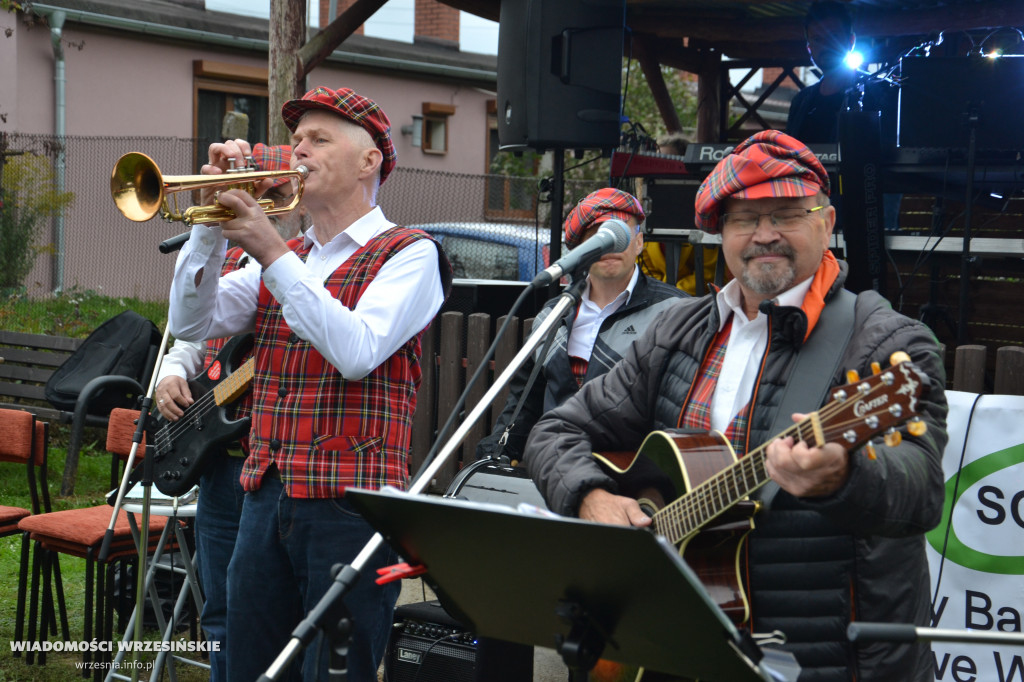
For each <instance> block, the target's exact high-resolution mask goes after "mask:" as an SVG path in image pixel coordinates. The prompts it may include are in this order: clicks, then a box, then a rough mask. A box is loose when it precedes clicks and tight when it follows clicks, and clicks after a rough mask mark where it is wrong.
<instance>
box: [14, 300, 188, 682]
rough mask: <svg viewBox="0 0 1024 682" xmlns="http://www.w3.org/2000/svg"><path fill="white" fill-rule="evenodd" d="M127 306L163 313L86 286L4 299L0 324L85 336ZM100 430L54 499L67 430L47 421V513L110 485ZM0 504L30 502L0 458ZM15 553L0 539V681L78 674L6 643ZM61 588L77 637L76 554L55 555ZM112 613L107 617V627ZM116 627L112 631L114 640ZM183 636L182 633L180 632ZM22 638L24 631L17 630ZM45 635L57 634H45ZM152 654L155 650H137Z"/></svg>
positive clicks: (80, 563)
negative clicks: (65, 490) (67, 488)
mask: <svg viewBox="0 0 1024 682" xmlns="http://www.w3.org/2000/svg"><path fill="white" fill-rule="evenodd" d="M125 308H131V309H133V310H135V311H136V312H138V313H140V314H141V315H144V316H146V317H148V318H150V319H151V320H153V321H154V322H156V323H157V325H158V326H160V327H162V326H163V325H164V324H165V321H166V318H167V304H166V302H163V301H161V302H146V301H138V300H135V299H120V298H109V297H104V296H100V295H98V294H96V293H95V292H91V291H80V290H70V291H67V292H65V293H64V294H63V295H61V296H57V297H53V298H49V299H46V300H42V301H29V300H26V299H8V300H3V301H0V328H2V329H5V330H9V331H21V332H30V333H36V334H56V335H61V336H73V337H85V336H88V334H89V332H91V331H92V330H93V329H95V328H96V327H97V326H99V324H100V323H102V322H103V321H105V320H107V319H109V318H111V317H113V316H114V315H116V314H118V313H120V312H121V311H123V310H124V309H125ZM102 437H103V432H102V431H99V430H96V429H86V432H85V439H84V446H83V448H82V451H81V453H80V455H79V464H78V474H77V478H76V481H75V495H72V496H68V497H59V496H57V495H56V492H57V491H59V490H60V482H61V478H62V476H63V473H64V454H65V449H66V446H67V438H68V429H67V427H62V426H59V425H51V437H50V448H49V451H48V462H49V472H48V477H47V478H48V485H49V490H50V491H51V498H52V501H53V509H54V511H60V510H64V509H76V508H81V507H88V506H94V505H97V504H102V503H103V500H104V495H105V494H106V492H107V491H108V490H109V489H110V461H111V460H110V455H109V454H107V453H106V452H105V451H104V450H103V449H102V441H101V438H102ZM0 504H4V505H11V506H18V507H25V508H30V507H31V502H30V498H29V495H28V486H27V483H26V476H25V469H24V467H23V466H20V465H17V464H11V463H6V462H0ZM20 559H21V537H20V536H11V537H7V538H0V682H8V681H13V680H17V681H18V682H33V681H39V682H56V681H64V680H74V679H81V671H80V670H78V669H77V668H76V667H75V664H76V662H79V661H80V660H81V655H80V654H71V653H68V654H64V653H53V652H49V653H48V654H47V663H46V665H44V666H39V665H32V666H29V665H26V663H25V660H24V657H22V658H15V657H14V656H13V654H12V653H11V649H10V642H11V641H12V640H14V635H15V616H16V608H17V596H18V574H19V571H20ZM60 566H61V573H62V577H63V585H64V594H65V597H66V599H67V609H68V619H69V627H70V637H71V639H72V640H80V639H81V638H82V632H83V625H84V617H85V614H84V613H83V611H84V595H85V561H84V560H82V559H78V558H76V557H70V556H66V555H65V556H62V557H61V561H60ZM117 629H118V628H117V626H116V617H115V630H117ZM122 635H123V631H122V632H120V633H117V632H115V639H120V638H121V636H122ZM182 635H184V636H185V637H187V636H188V632H187V631H185V632H184V633H182ZM23 636H24V635H23ZM146 638H147V639H159V633H157V632H156V631H151V632H147V633H146ZM49 639H51V640H54V639H61V637H60V636H57V637H55V636H52V635H51V636H50V638H49ZM144 656H145V657H148V658H149V659H152V658H153V657H155V654H144ZM177 672H178V679H179V680H182V681H183V682H190V681H192V680H205V679H206V677H207V674H206V672H205V671H203V670H199V669H196V668H193V667H192V666H185V665H178V666H177ZM148 675H149V673H148V672H145V671H144V672H142V673H140V678H141V679H148Z"/></svg>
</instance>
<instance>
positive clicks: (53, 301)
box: [0, 287, 167, 338]
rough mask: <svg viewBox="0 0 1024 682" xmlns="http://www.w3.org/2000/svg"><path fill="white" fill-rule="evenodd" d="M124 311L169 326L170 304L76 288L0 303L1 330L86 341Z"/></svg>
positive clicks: (158, 324)
mask: <svg viewBox="0 0 1024 682" xmlns="http://www.w3.org/2000/svg"><path fill="white" fill-rule="evenodd" d="M125 308H131V309H132V310H134V311H135V312H137V313H138V314H140V315H142V316H143V317H148V318H149V319H151V320H153V322H155V323H156V325H157V326H158V327H159V328H160V329H161V330H163V328H164V325H165V324H166V323H167V301H142V300H139V299H137V298H111V297H109V296H102V295H100V294H98V293H96V292H95V291H92V290H88V289H78V288H75V287H73V288H71V289H67V290H65V291H64V293H62V294H60V295H58V296H53V297H49V298H45V299H42V300H38V299H28V298H20V297H15V298H10V299H7V300H0V329H4V330H7V331H18V332H27V333H30V334H53V335H55V336H71V337H75V338H85V337H86V336H88V335H89V332H91V331H92V330H94V329H96V327H98V326H100V324H101V323H103V322H105V321H106V320H109V319H110V318H111V317H113V316H114V315H117V314H118V313H120V312H123V311H124V309H125Z"/></svg>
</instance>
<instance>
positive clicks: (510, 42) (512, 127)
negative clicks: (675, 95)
mask: <svg viewBox="0 0 1024 682" xmlns="http://www.w3.org/2000/svg"><path fill="white" fill-rule="evenodd" d="M625 15H626V0H502V2H501V13H500V22H499V27H498V144H499V147H500V149H502V150H511V151H520V150H525V149H537V150H543V149H611V148H613V147H616V146H617V145H618V144H619V130H620V128H621V111H622V97H621V81H622V46H623V32H624V28H625Z"/></svg>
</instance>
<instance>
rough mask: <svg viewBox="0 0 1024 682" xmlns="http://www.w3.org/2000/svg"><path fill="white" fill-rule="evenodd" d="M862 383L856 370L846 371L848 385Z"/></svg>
mask: <svg viewBox="0 0 1024 682" xmlns="http://www.w3.org/2000/svg"><path fill="white" fill-rule="evenodd" d="M858 381H860V374H858V373H857V370H855V369H848V370H846V383H848V384H852V383H856V382H858Z"/></svg>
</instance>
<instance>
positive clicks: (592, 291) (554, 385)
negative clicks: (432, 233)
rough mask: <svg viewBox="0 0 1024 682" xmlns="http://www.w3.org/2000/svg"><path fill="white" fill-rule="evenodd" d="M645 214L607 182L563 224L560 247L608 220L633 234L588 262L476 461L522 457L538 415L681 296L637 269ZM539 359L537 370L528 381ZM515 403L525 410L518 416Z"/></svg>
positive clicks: (547, 308)
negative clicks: (547, 344)
mask: <svg viewBox="0 0 1024 682" xmlns="http://www.w3.org/2000/svg"><path fill="white" fill-rule="evenodd" d="M644 218H645V215H644V210H643V208H641V207H640V202H639V201H637V200H636V197H634V196H633V195H632V194H629V193H628V192H623V191H622V190H620V189H614V188H612V187H604V188H602V189H599V190H597V191H594V192H591V193H590V194H588V195H587V196H586V197H584V198H583V199H581V200H580V202H579V203H578V204H576V206H574V207H573V209H572V210H571V211H570V212H569V215H568V216H567V217H566V219H565V223H564V225H563V228H564V230H565V245H566V246H568V247H569V248H570V249H575V248H576V247H578V246H579V245H580V244H582V243H583V242H585V241H586V240H587V239H589V238H591V237H592V236H594V235H595V234H597V231H598V230H599V229H600V227H601V224H602V223H603V222H605V221H607V220H619V221H622V222H624V223H626V224H627V225H629V228H630V230H631V231H632V233H633V239H632V240H630V242H629V245H628V246H626V249H625V250H624V251H622V252H620V253H610V254H607V255H605V256H602V257H601V259H600V260H598V261H597V262H596V263H594V264H593V265H591V266H590V270H589V272H588V274H587V287H586V289H585V290H584V292H583V296H582V298H581V300H580V304H579V306H578V307H577V309H576V310H573V311H571V312H570V313H569V314H568V315H567V316H566V317H565V318H564V319H563V320H562V324H561V325H559V326H558V327H557V328H556V330H555V340H554V342H553V343H552V345H551V348H550V349H549V350H548V352H547V354H546V355H545V356H544V357H541V356H540V353H541V349H538V350H537V351H536V353H535V354H534V355H533V356H532V357H531V358H530V359H529V360H527V361H526V362H524V363H523V365H522V366H521V367H520V368H519V370H518V371H517V372H516V374H515V376H514V377H513V378H512V381H511V383H510V384H509V395H508V398H507V399H506V402H505V408H504V410H503V411H502V413H501V415H500V416H499V417H498V419H497V420H496V421H495V423H494V429H493V430H492V432H491V435H489V436H487V437H485V438H481V439H480V442H479V443H478V444H477V449H476V455H477V458H478V459H483V458H484V457H492V458H497V457H500V456H502V455H504V456H506V457H508V459H509V460H510V461H518V460H520V459H522V456H523V446H524V445H525V444H526V436H527V435H528V434H529V433H530V429H531V428H532V427H533V425H534V424H535V423H536V422H537V419H538V418H539V417H540V415H541V414H543V413H544V412H546V411H547V410H550V409H551V408H552V407H555V406H556V405H561V404H562V403H564V402H565V401H566V399H567V398H568V397H569V396H571V395H573V394H575V393H576V391H578V390H579V387H580V386H581V385H582V384H583V382H585V381H590V380H591V379H593V378H595V377H599V376H601V375H602V374H604V373H605V372H607V371H608V370H609V369H611V367H612V365H614V364H615V363H616V362H618V361H619V360H620V359H621V358H622V356H623V354H625V352H626V348H628V347H629V345H630V344H631V343H633V341H634V340H635V339H636V338H637V337H638V336H639V335H640V334H641V333H643V331H644V330H645V329H646V328H647V327H648V325H650V324H651V322H652V321H653V320H655V319H656V318H657V317H658V315H659V314H661V311H662V310H664V309H665V308H666V307H667V306H669V305H671V304H672V302H673V301H674V300H675V299H676V298H679V297H681V296H683V295H684V292H683V291H681V290H680V289H677V288H676V287H674V286H671V285H669V284H665V283H664V282H660V281H658V280H657V279H655V278H653V277H648V276H647V275H644V274H643V273H641V272H640V268H639V267H637V264H636V259H637V257H638V256H639V255H640V253H641V251H643V247H644V235H643V233H642V232H641V231H640V226H641V225H642V224H643V222H644ZM557 300H558V299H557V298H554V299H551V300H550V301H548V302H547V303H545V304H544V307H543V308H542V309H541V311H540V312H539V313H538V314H537V318H536V320H535V322H534V325H537V324H540V322H541V321H542V320H543V319H544V318H545V317H547V315H548V314H549V313H550V312H551V308H552V307H553V306H554V305H555V303H556V302H557ZM537 362H540V363H541V369H540V372H539V373H538V375H537V377H536V379H535V380H534V382H533V383H532V384H530V383H529V377H530V374H531V373H532V371H533V367H534V365H535V363H537ZM520 400H522V407H521V408H519V412H518V413H517V412H516V409H517V406H518V405H519V403H520ZM513 417H514V418H513ZM506 431H507V432H508V433H507V434H506Z"/></svg>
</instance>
